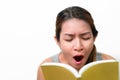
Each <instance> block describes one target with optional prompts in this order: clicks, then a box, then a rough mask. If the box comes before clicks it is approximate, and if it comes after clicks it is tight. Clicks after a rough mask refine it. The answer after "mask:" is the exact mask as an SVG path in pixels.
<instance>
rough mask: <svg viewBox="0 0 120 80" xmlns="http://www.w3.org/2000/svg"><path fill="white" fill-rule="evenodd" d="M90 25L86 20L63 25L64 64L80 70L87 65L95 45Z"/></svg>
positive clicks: (60, 42) (77, 20)
mask: <svg viewBox="0 0 120 80" xmlns="http://www.w3.org/2000/svg"><path fill="white" fill-rule="evenodd" d="M94 40H95V38H94V37H93V34H92V30H91V28H90V25H89V24H88V23H87V22H85V21H84V20H80V19H76V18H73V19H70V20H67V21H65V22H64V23H63V24H62V29H61V33H60V40H59V41H57V43H58V45H59V47H60V49H61V50H62V54H61V56H62V58H61V59H62V60H61V61H63V62H65V63H67V64H69V65H71V66H73V67H74V68H76V69H77V70H79V69H80V68H81V67H82V66H84V64H85V63H86V61H87V59H88V57H89V55H90V53H91V51H92V49H93V45H94Z"/></svg>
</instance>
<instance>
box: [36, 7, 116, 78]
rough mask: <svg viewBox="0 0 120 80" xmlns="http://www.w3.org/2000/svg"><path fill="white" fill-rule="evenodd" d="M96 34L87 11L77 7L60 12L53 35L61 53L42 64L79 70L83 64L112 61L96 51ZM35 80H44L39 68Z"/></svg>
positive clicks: (107, 56)
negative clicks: (61, 64) (66, 66)
mask: <svg viewBox="0 0 120 80" xmlns="http://www.w3.org/2000/svg"><path fill="white" fill-rule="evenodd" d="M97 34H98V31H97V30H96V28H95V25H94V21H93V19H92V16H91V14H90V13H89V12H88V11H87V10H85V9H83V8H81V7H78V6H73V7H68V8H66V9H64V10H62V11H61V12H60V13H58V15H57V19H56V35H55V40H56V43H57V44H58V46H59V47H60V49H61V52H60V53H59V54H57V55H54V56H52V57H49V58H48V59H46V60H45V61H43V63H44V62H59V63H65V64H69V65H71V66H72V67H74V68H75V69H76V70H80V69H81V68H82V67H83V66H84V65H85V64H87V63H90V62H93V61H97V60H107V59H114V58H112V57H111V56H109V55H106V54H103V53H99V52H97V51H96V47H95V44H94V42H95V40H96V37H97ZM37 80H44V77H43V74H42V71H41V68H40V67H39V70H38V76H37Z"/></svg>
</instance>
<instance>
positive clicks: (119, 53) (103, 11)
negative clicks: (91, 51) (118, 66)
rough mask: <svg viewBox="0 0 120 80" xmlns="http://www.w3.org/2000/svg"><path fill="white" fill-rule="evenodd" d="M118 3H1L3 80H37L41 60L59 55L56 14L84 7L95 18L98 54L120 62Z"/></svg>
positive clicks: (54, 0) (0, 67) (14, 0)
mask: <svg viewBox="0 0 120 80" xmlns="http://www.w3.org/2000/svg"><path fill="white" fill-rule="evenodd" d="M119 4H120V2H119V0H0V80H36V76H37V69H38V66H39V64H40V63H41V61H42V60H44V59H45V58H46V57H48V56H51V55H53V54H56V53H58V52H59V48H58V46H57V45H56V43H55V41H54V38H53V37H54V34H55V30H54V29H55V19H56V16H57V13H58V12H59V11H61V10H62V9H64V8H66V7H68V6H81V7H84V8H86V9H87V10H88V11H90V13H91V14H92V16H93V18H94V21H95V25H96V28H97V29H98V31H99V35H98V37H97V40H96V42H95V44H96V46H97V50H98V51H100V52H104V53H107V54H109V55H112V56H113V57H115V58H116V59H117V60H119V61H120V36H119V34H120V30H119V29H120V28H119V27H120V6H119Z"/></svg>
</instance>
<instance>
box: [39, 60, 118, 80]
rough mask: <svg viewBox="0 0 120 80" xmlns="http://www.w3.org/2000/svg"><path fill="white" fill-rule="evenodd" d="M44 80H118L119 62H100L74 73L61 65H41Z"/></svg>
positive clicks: (90, 64) (68, 67)
mask: <svg viewBox="0 0 120 80" xmlns="http://www.w3.org/2000/svg"><path fill="white" fill-rule="evenodd" d="M41 68H42V71H43V74H44V77H45V80H119V62H118V61H115V60H101V61H95V62H91V63H89V64H86V65H85V66H84V67H82V68H81V69H80V71H79V72H78V71H76V70H75V69H74V68H73V67H71V66H70V65H67V64H63V63H43V64H42V65H41Z"/></svg>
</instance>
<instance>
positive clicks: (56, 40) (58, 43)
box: [54, 36, 60, 47]
mask: <svg viewBox="0 0 120 80" xmlns="http://www.w3.org/2000/svg"><path fill="white" fill-rule="evenodd" d="M54 40H55V42H56V43H57V45H58V46H59V47H60V41H58V39H57V37H56V36H54Z"/></svg>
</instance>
